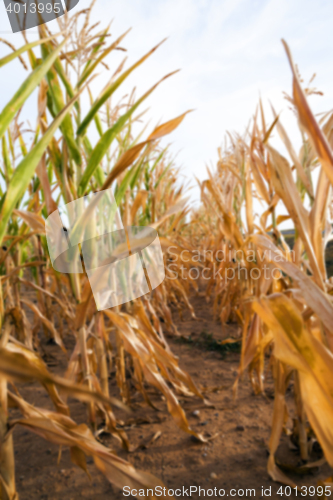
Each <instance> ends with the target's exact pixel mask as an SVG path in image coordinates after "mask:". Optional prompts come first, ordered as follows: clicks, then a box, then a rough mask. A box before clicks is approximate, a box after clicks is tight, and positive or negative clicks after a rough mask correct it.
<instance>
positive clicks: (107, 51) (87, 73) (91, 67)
mask: <svg viewBox="0 0 333 500" xmlns="http://www.w3.org/2000/svg"><path fill="white" fill-rule="evenodd" d="M129 31H130V30H127V31H126V33H124V34H123V35H121V36H120V37H119V38H118V39H117V40H116V41H115V42H114V43H113V44H112V45H110V47H108V48H106V49H105V50H104V51H103V52H102V54H101V55H100V56H99V57H98V58H97V59H96V60H95V61H94V62H92V63H91V64H90V65H89V66H88V67H86V69H85V70H84V71H83V73H82V76H81V78H80V80H79V81H78V84H77V86H78V87H81V85H82V84H83V83H84V82H85V81H86V80H87V78H89V76H90V75H91V73H92V72H93V71H94V69H95V68H96V67H97V66H98V65H99V63H100V62H101V61H103V59H104V58H105V57H106V56H107V55H108V54H110V52H112V51H113V50H114V49H115V48H116V47H118V45H119V44H120V42H121V41H122V40H123V38H125V36H126V35H127V33H128V32H129Z"/></svg>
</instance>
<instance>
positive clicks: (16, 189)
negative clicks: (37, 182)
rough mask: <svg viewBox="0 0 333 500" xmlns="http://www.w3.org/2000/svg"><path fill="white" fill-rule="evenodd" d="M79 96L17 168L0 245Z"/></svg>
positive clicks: (1, 216) (1, 220)
mask: <svg viewBox="0 0 333 500" xmlns="http://www.w3.org/2000/svg"><path fill="white" fill-rule="evenodd" d="M78 95H79V94H77V95H76V96H75V97H74V99H72V100H71V101H70V102H69V103H68V105H67V106H66V107H65V108H64V109H63V110H62V111H61V113H59V115H58V116H57V117H56V118H55V120H54V121H53V122H52V123H51V125H50V126H49V128H48V129H47V131H46V132H45V134H44V135H43V137H42V138H41V139H40V141H39V142H37V144H36V145H35V146H34V147H33V148H32V149H31V151H29V153H28V154H27V155H26V156H25V157H24V158H23V160H22V161H21V163H20V164H19V165H18V166H17V168H16V169H15V171H14V174H13V176H12V179H11V181H10V184H9V187H8V190H7V193H6V195H5V198H4V200H3V203H2V206H1V212H0V244H1V243H2V240H3V237H4V235H5V233H6V227H7V223H8V221H9V218H10V216H11V214H12V212H13V210H14V208H15V206H16V204H17V202H18V201H19V200H20V199H21V198H22V196H23V195H24V193H25V191H26V189H27V187H28V184H29V182H30V180H31V178H32V176H33V175H34V173H35V170H36V168H37V165H38V163H39V162H40V160H41V158H42V156H43V154H44V153H45V149H46V148H47V147H48V145H49V144H50V142H51V140H52V138H53V136H54V134H55V132H56V130H57V128H58V127H59V126H60V124H61V122H62V121H63V119H64V118H65V116H66V115H67V113H69V112H70V110H71V109H72V107H73V105H74V102H75V99H77V98H78Z"/></svg>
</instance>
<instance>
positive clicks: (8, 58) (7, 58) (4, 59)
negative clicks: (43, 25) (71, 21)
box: [0, 33, 61, 68]
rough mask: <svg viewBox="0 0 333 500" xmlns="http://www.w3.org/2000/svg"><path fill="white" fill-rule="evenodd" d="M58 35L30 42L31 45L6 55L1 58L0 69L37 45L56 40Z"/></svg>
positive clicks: (28, 44)
mask: <svg viewBox="0 0 333 500" xmlns="http://www.w3.org/2000/svg"><path fill="white" fill-rule="evenodd" d="M60 35H61V33H57V34H56V35H52V36H49V37H48V38H42V39H41V40H37V41H36V42H31V43H27V44H26V45H23V47H20V48H19V49H17V50H15V51H14V52H12V53H11V54H8V56H5V57H2V58H1V59H0V68H1V67H2V66H5V65H6V64H8V63H10V62H11V61H13V60H14V59H16V57H19V56H20V55H21V54H24V52H27V51H28V50H31V49H33V48H34V47H37V46H38V45H41V44H43V43H46V42H49V41H50V40H53V38H56V37H57V36H60Z"/></svg>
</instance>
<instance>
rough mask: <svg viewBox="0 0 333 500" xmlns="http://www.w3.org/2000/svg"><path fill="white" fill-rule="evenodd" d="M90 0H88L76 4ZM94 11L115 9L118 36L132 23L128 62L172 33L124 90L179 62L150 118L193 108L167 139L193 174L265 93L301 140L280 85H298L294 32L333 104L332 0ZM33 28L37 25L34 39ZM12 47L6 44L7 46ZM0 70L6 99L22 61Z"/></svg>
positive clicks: (229, 0)
mask: <svg viewBox="0 0 333 500" xmlns="http://www.w3.org/2000/svg"><path fill="white" fill-rule="evenodd" d="M0 1H1V4H0V36H2V37H7V38H8V39H9V40H10V41H11V42H12V43H14V44H15V45H16V46H19V45H20V44H21V43H22V37H21V35H19V34H15V35H14V34H8V30H9V23H8V22H7V19H6V17H5V11H4V6H3V2H2V0H0ZM89 3H90V2H89V1H88V0H81V2H80V4H79V6H78V7H77V9H78V8H82V7H85V6H87V5H88V4H89ZM93 19H94V20H96V21H101V23H102V24H101V26H104V25H105V24H106V23H108V22H109V21H110V20H111V19H113V24H112V29H111V32H112V34H113V35H114V37H116V36H119V35H120V34H121V33H122V32H124V31H126V30H127V29H128V28H129V27H132V28H133V29H132V31H131V32H130V33H129V34H128V36H127V37H126V39H125V40H124V42H123V46H124V47H126V48H127V49H128V64H130V63H131V62H134V61H135V60H136V59H138V58H139V57H140V56H141V55H142V54H144V53H145V52H147V51H148V50H149V49H150V48H151V47H153V46H154V45H155V44H156V43H158V42H159V41H160V40H161V39H163V38H164V37H168V40H167V42H166V43H165V44H164V45H163V46H162V47H161V48H160V49H159V50H158V51H157V52H156V53H155V54H154V55H153V56H152V57H151V58H150V59H149V60H148V61H147V62H146V63H145V64H144V65H143V66H142V67H141V68H139V69H138V70H137V71H136V72H135V73H134V74H133V75H132V76H131V77H130V79H129V80H128V82H127V83H126V86H125V87H123V88H122V90H121V92H120V94H118V97H119V98H120V97H122V95H123V94H124V89H125V90H127V91H130V90H131V89H132V88H133V86H136V87H137V92H138V95H140V94H141V93H143V92H144V91H145V90H146V89H148V88H149V87H150V86H151V85H152V84H153V83H155V82H156V81H157V80H159V79H160V78H161V77H162V76H163V75H165V74H167V73H169V72H170V71H173V70H175V69H179V68H180V69H181V72H180V73H178V74H177V75H175V76H174V77H172V78H171V79H170V80H168V81H166V82H164V83H163V84H162V85H161V86H160V87H159V88H158V89H157V91H156V92H155V94H154V95H153V96H152V97H151V98H150V99H149V103H148V104H149V107H150V109H149V111H148V113H147V118H148V119H149V120H150V127H151V128H153V126H154V125H155V124H156V123H157V122H159V121H161V120H163V121H166V120H168V119H171V118H173V117H174V116H177V115H179V114H181V113H182V112H184V111H186V110H188V109H193V108H194V109H195V110H196V111H195V112H194V113H191V114H190V115H188V116H187V117H186V119H185V121H184V122H183V124H182V125H181V126H180V128H179V129H178V130H177V131H176V132H174V133H173V135H172V136H170V138H168V140H167V141H166V142H168V141H172V145H171V148H172V151H174V152H175V153H177V152H179V154H178V157H177V158H178V163H179V164H180V165H182V167H183V173H184V175H185V176H186V177H187V178H190V179H193V178H194V175H196V176H197V177H199V178H200V179H204V178H205V164H208V163H210V162H213V163H214V162H215V161H216V158H217V153H216V150H217V147H218V146H220V145H221V144H222V141H223V138H224V135H225V132H226V131H227V130H230V131H238V132H242V131H243V130H244V127H245V126H246V125H247V123H248V121H249V119H250V118H251V116H252V115H253V113H254V111H255V107H256V104H257V102H258V97H259V93H261V96H262V99H263V101H264V103H265V107H266V109H267V118H268V120H269V119H271V115H270V112H269V106H268V101H269V100H271V101H272V103H273V104H274V107H275V108H276V110H277V111H281V110H284V111H283V113H282V122H283V124H284V125H285V127H286V128H287V130H288V131H289V132H290V134H291V136H292V138H293V139H294V141H296V143H297V141H299V135H298V133H297V130H296V128H295V118H294V116H293V115H292V113H291V112H289V111H288V104H287V102H286V101H285V100H284V99H283V95H282V91H287V92H288V93H290V92H291V72H290V68H289V65H288V61H287V58H286V56H285V53H284V49H283V47H282V44H281V41H280V40H281V38H285V39H286V41H287V42H288V44H289V46H290V48H291V50H292V53H293V56H294V59H295V61H296V62H297V64H298V65H299V69H300V72H301V74H302V76H303V78H304V80H305V82H307V81H308V80H309V79H310V77H311V76H312V74H313V73H317V77H316V79H315V82H314V85H315V86H316V87H317V88H319V89H320V90H322V91H323V92H324V96H323V97H319V96H313V97H311V99H310V104H311V106H312V108H313V109H314V111H315V112H320V111H324V110H329V109H331V108H333V87H332V83H333V82H332V80H333V64H332V63H333V56H332V46H333V44H332V42H333V30H332V20H333V2H331V1H328V0H319V1H316V2H313V1H312V0H261V1H260V0H157V1H152V0H97V1H96V6H95V9H94V14H93ZM5 31H7V33H4V32H5ZM34 37H35V35H34V33H33V32H32V33H31V34H30V39H31V40H32V39H33V38H34ZM6 52H7V49H6V48H4V47H3V46H0V54H4V53H6ZM121 57H122V55H121V54H120V53H117V54H115V55H112V56H111V57H110V59H109V61H108V63H109V65H110V68H111V71H112V70H114V69H115V67H116V65H117V64H118V62H119V60H120V58H121ZM111 71H110V72H111ZM2 74H3V71H2V73H1V81H0V85H1V87H0V88H1V92H0V107H1V108H2V107H3V105H4V104H5V102H6V101H8V99H9V98H10V97H11V96H12V94H13V92H14V90H15V89H16V88H17V87H18V85H19V82H20V80H21V79H22V78H23V76H24V71H23V70H22V69H21V67H20V65H19V64H18V63H13V64H12V65H11V66H10V67H8V70H7V71H6V78H4V77H3V76H2ZM107 79H108V76H106V75H105V76H103V77H102V78H100V80H99V83H96V86H98V85H99V86H100V87H102V86H103V84H105V82H106V81H107ZM96 90H97V89H96ZM32 109H33V107H31V110H32ZM28 111H29V110H28ZM28 114H29V112H28ZM30 116H31V114H30ZM193 184H195V182H194V181H193ZM194 196H195V195H194Z"/></svg>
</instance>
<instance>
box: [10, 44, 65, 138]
mask: <svg viewBox="0 0 333 500" xmlns="http://www.w3.org/2000/svg"><path fill="white" fill-rule="evenodd" d="M65 43H66V39H65V40H64V41H63V42H62V43H61V44H60V45H59V46H58V47H57V48H56V49H55V50H54V51H53V52H52V53H51V54H50V55H49V56H48V57H47V58H46V59H45V61H44V62H43V63H42V64H41V65H40V66H38V67H37V68H36V69H35V70H34V71H33V72H32V73H31V74H30V75H29V76H28V78H27V79H26V80H25V81H24V82H23V84H22V85H21V87H20V88H19V89H18V91H17V92H16V93H15V94H14V96H13V97H12V99H11V100H10V101H9V103H8V104H7V106H5V108H4V109H3V110H2V112H1V113H0V139H1V138H2V136H3V135H4V133H5V132H6V130H7V128H8V127H9V125H10V123H11V121H12V120H13V118H14V116H15V115H16V113H17V112H18V110H19V109H20V108H21V107H22V106H23V104H24V103H25V101H26V100H27V99H28V97H29V96H30V95H31V94H32V92H33V91H34V90H35V88H36V87H37V86H38V85H39V84H40V82H41V81H42V78H44V76H45V75H46V73H47V72H48V71H49V69H50V68H51V66H52V64H53V63H54V61H55V60H56V58H57V56H58V54H59V52H60V51H61V49H62V48H63V46H64V45H65Z"/></svg>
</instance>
